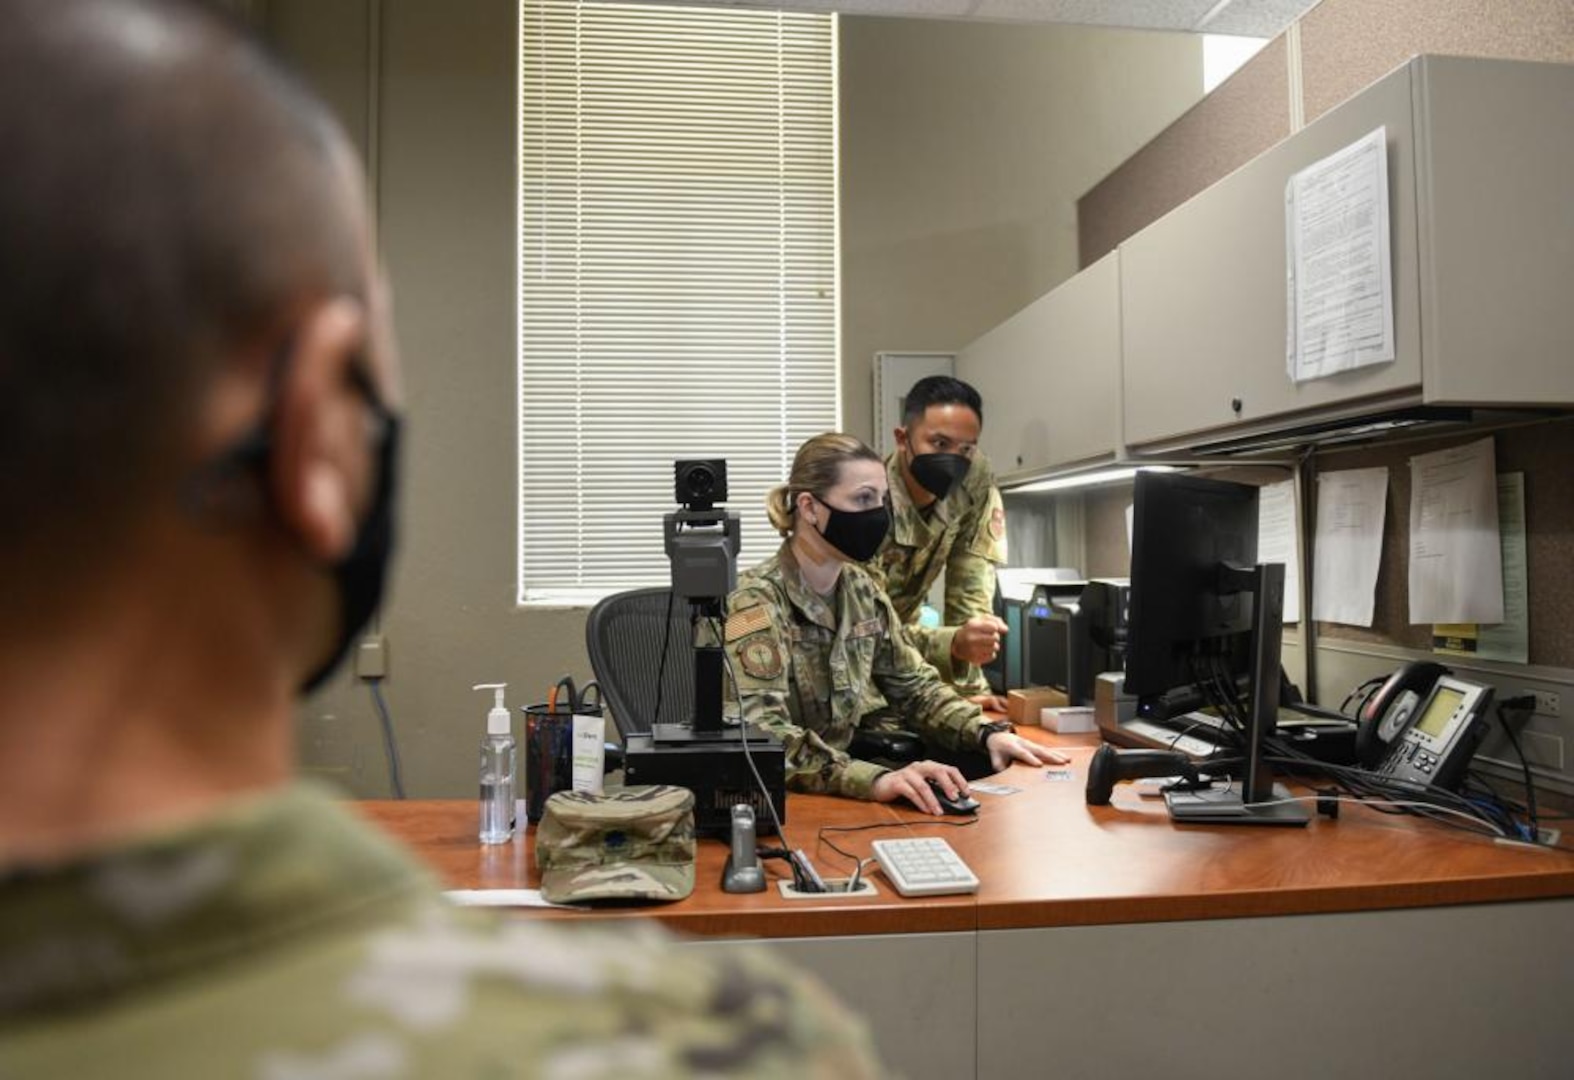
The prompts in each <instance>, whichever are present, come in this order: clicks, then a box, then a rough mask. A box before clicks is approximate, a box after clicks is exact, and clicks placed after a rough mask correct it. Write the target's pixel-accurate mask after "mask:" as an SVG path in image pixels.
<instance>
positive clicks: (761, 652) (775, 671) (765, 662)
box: [738, 635, 782, 679]
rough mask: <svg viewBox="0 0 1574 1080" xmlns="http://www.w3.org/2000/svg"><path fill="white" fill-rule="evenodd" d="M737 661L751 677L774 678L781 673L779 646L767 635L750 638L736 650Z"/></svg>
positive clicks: (780, 651)
mask: <svg viewBox="0 0 1574 1080" xmlns="http://www.w3.org/2000/svg"><path fill="white" fill-rule="evenodd" d="M738 662H739V663H740V664H742V665H743V670H744V671H745V672H747V673H748V674H749V675H750V676H751V677H752V678H756V679H774V678H777V677H779V676H780V675H781V673H782V650H781V646H779V645H777V644H776V642H775V641H774V640H773V639H772V638H769V637H765V636H763V635H762V636H760V637H756V638H751V639H750V640H748V641H745V642H744V643H743V647H742V648H741V649H739V650H738Z"/></svg>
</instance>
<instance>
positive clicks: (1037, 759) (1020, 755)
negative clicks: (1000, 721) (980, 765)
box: [984, 731, 1071, 772]
mask: <svg viewBox="0 0 1574 1080" xmlns="http://www.w3.org/2000/svg"><path fill="white" fill-rule="evenodd" d="M984 749H986V750H988V751H989V764H990V765H992V766H994V769H995V771H996V772H999V771H1000V770H1002V769H1004V768H1005V767H1006V766H1007V765H1010V764H1011V763H1012V762H1013V761H1020V762H1021V763H1022V764H1024V765H1032V766H1033V767H1034V768H1038V767H1039V766H1041V765H1069V764H1070V763H1071V759H1070V758H1068V757H1066V755H1064V754H1062V753H1059V752H1057V751H1055V750H1051V749H1050V748H1049V747H1047V746H1040V745H1038V743H1035V742H1029V741H1028V740H1026V739H1024V738H1023V737H1022V736H1020V735H1017V734H1015V733H1014V732H1010V731H1002V732H1000V733H998V734H995V735H991V736H989V740H988V741H987V742H985V743H984Z"/></svg>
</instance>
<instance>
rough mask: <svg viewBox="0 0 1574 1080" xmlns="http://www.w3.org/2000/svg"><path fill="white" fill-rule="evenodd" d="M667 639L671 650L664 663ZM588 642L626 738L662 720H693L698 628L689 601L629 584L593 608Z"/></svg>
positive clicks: (604, 691) (587, 627) (668, 592)
mask: <svg viewBox="0 0 1574 1080" xmlns="http://www.w3.org/2000/svg"><path fill="white" fill-rule="evenodd" d="M663 641H665V642H666V652H667V659H666V666H665V667H664V668H663V667H662V659H661V653H662V644H663ZM585 647H586V649H587V651H588V652H589V653H590V669H591V671H593V672H594V673H595V676H596V682H597V683H598V684H599V685H600V687H601V692H602V694H603V695H605V698H606V703H607V709H608V710H609V711H610V712H611V713H612V719H613V722H614V723H616V724H617V728H618V735H619V736H620V737H621V738H622V739H623V740H624V741H627V739H628V737H629V736H630V735H635V734H644V733H646V732H649V731H650V730H651V726H652V725H653V724H655V723H657V722H658V721H659V722H661V723H665V724H687V723H688V722H689V721H690V720H692V719H693V716H694V629H693V626H692V625H691V623H690V621H689V605H688V604H687V603H685V602H683V601H681V600H676V599H674V598H673V596H672V590H671V589H667V588H655V589H631V590H629V591H628V592H621V593H615V594H613V595H612V596H608V597H604V598H603V599H602V600H601V601H600V602H599V603H597V604H596V606H595V607H593V608H591V609H590V618H589V620H588V621H587V622H586V623H585ZM658 673H659V676H660V680H661V687H660V690H661V692H660V694H659V695H658V694H657V685H656V681H657V677H658ZM658 697H659V700H660V707H661V715H660V716H659V717H658V716H657V715H656V707H657V701H658Z"/></svg>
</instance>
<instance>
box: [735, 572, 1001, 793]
mask: <svg viewBox="0 0 1574 1080" xmlns="http://www.w3.org/2000/svg"><path fill="white" fill-rule="evenodd" d="M727 610H728V616H727V625H726V639H727V645H726V647H727V651H728V652H729V653H730V654H731V659H732V670H733V673H734V675H735V677H736V679H737V681H738V698H739V702H740V704H741V706H742V714H743V718H744V720H746V721H747V722H749V723H751V724H759V725H762V726H763V727H765V728H767V729H769V730H770V731H773V732H775V733H776V734H777V735H778V736H780V737H781V738H782V739H783V740H784V742H785V743H786V751H787V786H788V787H789V788H791V789H792V790H794V791H813V792H828V793H830V794H833V795H848V796H852V797H854V798H861V799H867V798H868V797H869V791H870V788H871V787H872V786H873V785H874V782H875V780H876V779H878V778H879V777H880V776H881V775H882V774H884V773H886V772H888V771H889V770H888V769H886V768H885V767H883V766H880V765H876V764H874V763H873V762H868V761H859V760H857V759H855V758H852V757H849V756H848V754H847V746H848V744H849V743H851V742H852V738H853V734H854V732H856V731H857V729H858V728H859V726H860V724H863V723H869V722H871V720H869V719H866V718H867V717H869V714H871V713H877V712H881V711H883V710H886V709H887V708H888V707H889V708H890V709H892V710H894V711H895V713H896V716H897V717H898V719H900V720H902V721H904V722H905V723H906V724H908V725H910V726H911V728H912V729H913V730H914V731H916V732H917V733H918V734H919V735H921V736H922V737H923V738H924V739H925V740H926V741H928V742H930V743H931V745H935V746H938V747H941V748H944V749H948V750H976V749H977V748H978V746H979V742H978V740H979V736H980V734H981V731H980V729H981V727H982V725H983V723H984V719H983V714H982V713H981V712H980V711H979V708H978V706H976V705H974V704H973V703H972V702H970V701H967V700H966V699H964V698H962V697H959V696H957V694H956V692H955V691H954V690H952V689H951V687H949V686H947V685H946V684H945V683H944V682H942V681H941V679H940V676H939V674H938V673H937V672H936V671H935V669H934V668H933V667H931V666H930V665H929V664H926V663H925V662H924V658H923V657H922V656H920V655H919V653H918V650H917V649H915V648H913V646H912V644H911V642H909V641H908V639H907V636H906V634H905V633H904V632H903V629H902V623H901V620H900V619H898V618H897V617H896V612H895V611H894V610H892V608H891V602H890V601H889V600H887V599H886V597H885V594H884V593H882V592H881V591H880V588H879V586H877V585H876V584H875V583H874V580H873V579H872V578H871V577H870V576H869V575H868V574H867V573H866V572H865V571H864V570H863V568H862V567H860V566H857V565H853V564H848V565H845V566H843V567H842V572H841V576H840V577H839V578H838V579H837V582H836V591H835V594H834V595H833V596H832V597H830V598H829V599H827V598H825V597H822V596H820V595H819V594H817V593H816V592H815V591H814V590H813V589H811V588H809V587H808V585H806V584H805V583H804V580H803V576H802V574H801V573H800V572H799V570H798V562H797V560H796V559H795V558H794V557H793V553H792V548H791V545H790V543H784V544H783V545H782V547H781V550H780V551H779V552H777V554H776V555H775V556H773V557H772V558H770V559H767V560H766V561H765V562H763V563H761V564H760V565H759V566H756V567H755V568H754V569H752V570H750V571H748V572H747V573H745V574H743V575H742V577H741V578H740V579H739V582H738V588H737V590H736V591H735V592H734V593H733V594H732V596H731V597H730V598H729V599H728V601H727Z"/></svg>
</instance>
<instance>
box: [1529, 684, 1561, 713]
mask: <svg viewBox="0 0 1574 1080" xmlns="http://www.w3.org/2000/svg"><path fill="white" fill-rule="evenodd" d="M1525 693H1527V694H1533V695H1534V696H1535V698H1536V715H1537V716H1556V715H1558V695H1557V693H1556V692H1555V691H1552V690H1526V691H1525Z"/></svg>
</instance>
